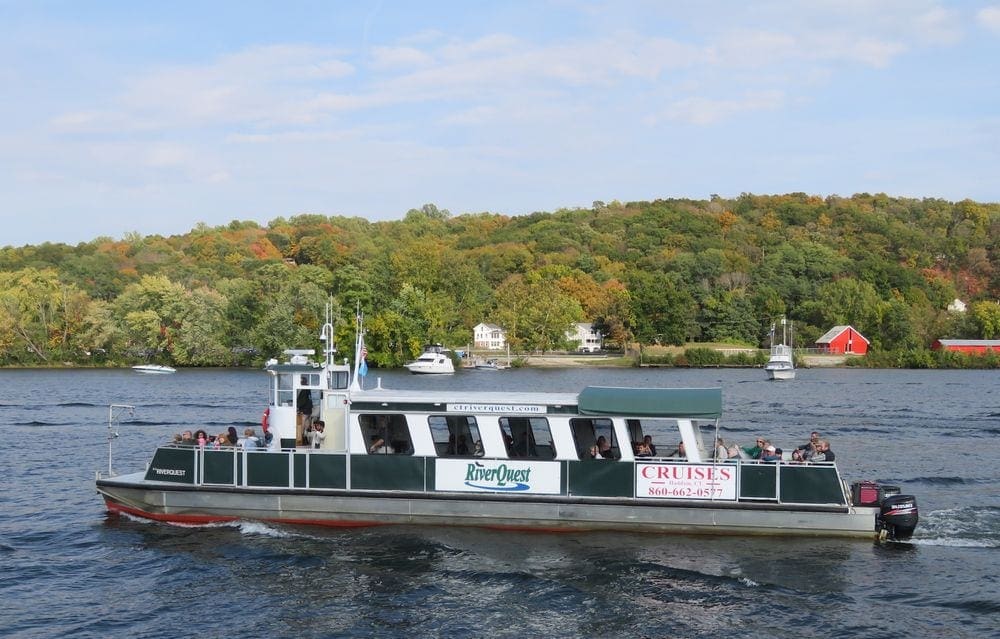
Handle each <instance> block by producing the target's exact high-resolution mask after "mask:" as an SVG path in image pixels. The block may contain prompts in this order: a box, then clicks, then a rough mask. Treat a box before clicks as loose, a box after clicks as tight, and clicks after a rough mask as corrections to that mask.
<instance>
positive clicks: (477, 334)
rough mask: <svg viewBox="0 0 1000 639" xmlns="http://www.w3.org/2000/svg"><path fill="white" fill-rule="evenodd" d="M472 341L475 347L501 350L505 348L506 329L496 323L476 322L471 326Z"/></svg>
mask: <svg viewBox="0 0 1000 639" xmlns="http://www.w3.org/2000/svg"><path fill="white" fill-rule="evenodd" d="M472 343H473V345H474V346H475V347H476V348H485V349H489V350H491V351H502V350H503V349H505V348H507V331H505V330H503V329H502V328H500V327H499V326H497V325H496V324H486V323H485V322H484V323H480V324H476V325H475V326H474V327H473V328H472Z"/></svg>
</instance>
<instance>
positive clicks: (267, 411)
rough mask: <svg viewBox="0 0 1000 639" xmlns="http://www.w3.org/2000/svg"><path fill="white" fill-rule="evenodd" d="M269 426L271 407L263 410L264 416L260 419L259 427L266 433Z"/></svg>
mask: <svg viewBox="0 0 1000 639" xmlns="http://www.w3.org/2000/svg"><path fill="white" fill-rule="evenodd" d="M270 426H271V407H270V406H268V407H267V408H265V409H264V416H263V417H261V418H260V427H261V429H262V430H263V431H264V432H265V433H266V432H267V429H268V428H270Z"/></svg>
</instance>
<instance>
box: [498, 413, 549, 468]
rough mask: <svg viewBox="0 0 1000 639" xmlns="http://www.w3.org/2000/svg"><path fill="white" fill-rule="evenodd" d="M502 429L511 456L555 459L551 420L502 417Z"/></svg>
mask: <svg viewBox="0 0 1000 639" xmlns="http://www.w3.org/2000/svg"><path fill="white" fill-rule="evenodd" d="M500 430H501V431H502V433H503V440H504V443H505V444H506V445H507V455H508V456H510V457H527V458H529V459H553V458H555V456H556V450H555V446H554V445H553V444H552V433H551V431H550V430H549V421H548V420H547V419H545V418H544V417H501V418H500Z"/></svg>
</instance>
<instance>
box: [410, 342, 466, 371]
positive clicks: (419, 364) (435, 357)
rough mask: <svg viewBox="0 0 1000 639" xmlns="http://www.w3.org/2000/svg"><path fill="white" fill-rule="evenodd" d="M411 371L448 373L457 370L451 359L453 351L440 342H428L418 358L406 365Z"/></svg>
mask: <svg viewBox="0 0 1000 639" xmlns="http://www.w3.org/2000/svg"><path fill="white" fill-rule="evenodd" d="M405 368H407V369H408V370H409V371H410V372H411V373H414V374H425V375H448V374H451V373H454V372H455V364H454V363H453V362H452V361H451V351H449V350H448V349H447V348H445V347H443V346H441V345H440V344H427V345H426V346H424V352H423V353H422V354H421V355H420V357H418V358H417V359H416V360H414V361H412V362H410V363H409V364H406V365H405Z"/></svg>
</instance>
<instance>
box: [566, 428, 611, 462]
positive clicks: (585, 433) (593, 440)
mask: <svg viewBox="0 0 1000 639" xmlns="http://www.w3.org/2000/svg"><path fill="white" fill-rule="evenodd" d="M569 427H570V430H572V431H573V443H574V444H576V454H577V456H578V457H579V458H580V459H591V457H590V448H591V447H592V446H596V445H597V440H598V439H599V438H601V437H603V438H604V440H605V441H606V442H608V443H609V444H611V454H612V457H613V458H614V459H621V456H622V453H621V450H619V448H618V438H617V437H615V429H614V426H613V425H612V423H611V420H610V419H607V418H599V419H584V418H577V419H571V420H569Z"/></svg>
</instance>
